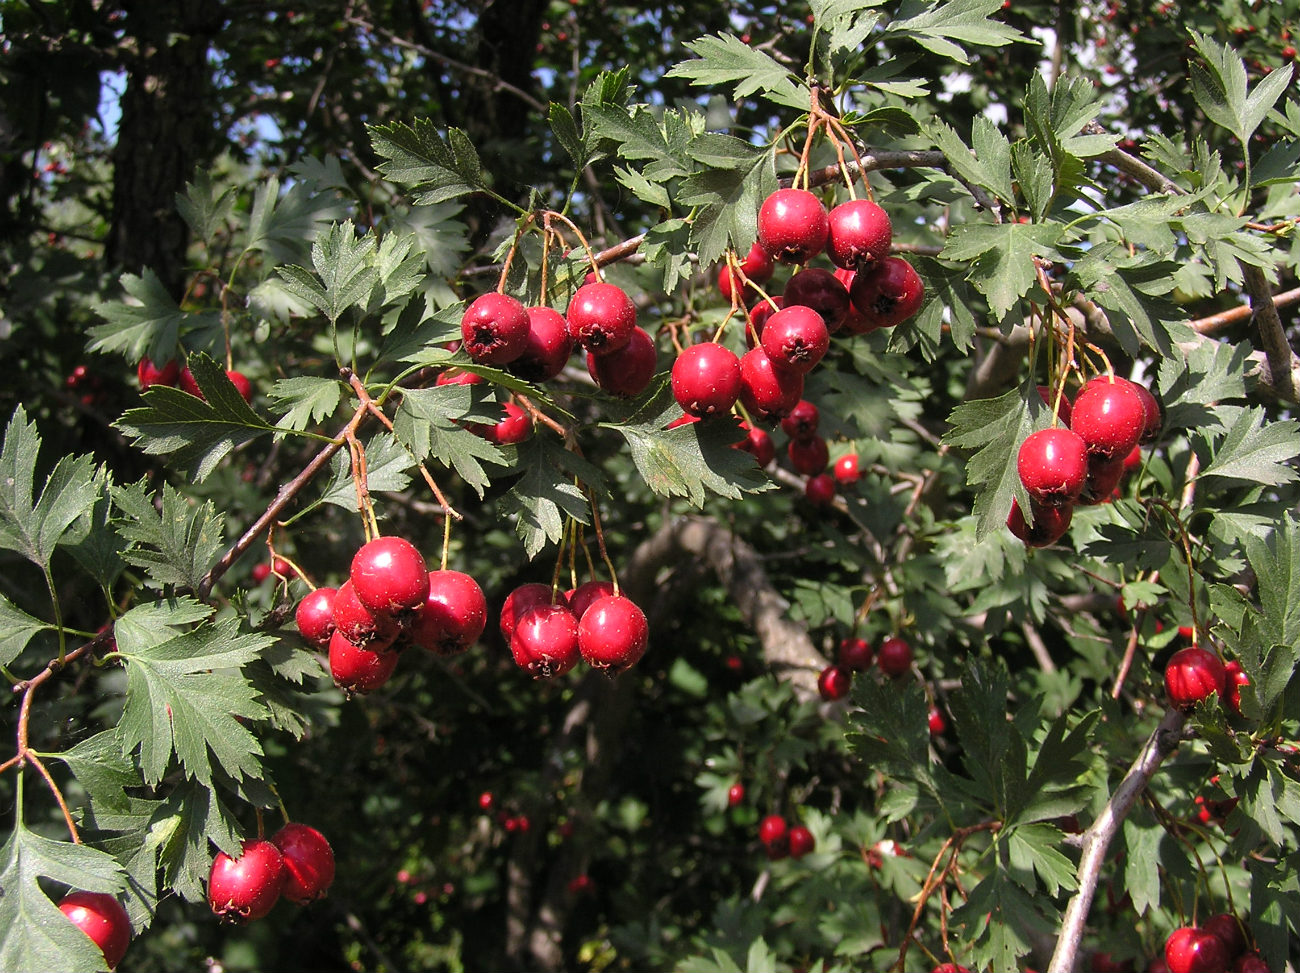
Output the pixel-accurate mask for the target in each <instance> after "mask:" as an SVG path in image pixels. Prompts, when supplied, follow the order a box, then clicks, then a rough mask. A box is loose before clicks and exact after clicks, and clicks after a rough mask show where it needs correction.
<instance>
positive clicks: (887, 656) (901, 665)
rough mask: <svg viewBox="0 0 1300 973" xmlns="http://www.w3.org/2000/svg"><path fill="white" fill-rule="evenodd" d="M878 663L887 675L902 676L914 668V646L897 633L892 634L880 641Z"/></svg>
mask: <svg viewBox="0 0 1300 973" xmlns="http://www.w3.org/2000/svg"><path fill="white" fill-rule="evenodd" d="M876 665H878V666H880V671H881V672H883V673H884V674H885V675H887V676H901V675H903V673H905V672H908V671H909V670H910V669H911V668H912V647H911V646H910V645H908V644H907V642H905V641H904V640H903V639H901V638H899V637H898V636H897V635H891V636H889V637H888V638H886V639H885V640H884V641H883V642H881V643H880V649H879V650H878V651H877V652H876Z"/></svg>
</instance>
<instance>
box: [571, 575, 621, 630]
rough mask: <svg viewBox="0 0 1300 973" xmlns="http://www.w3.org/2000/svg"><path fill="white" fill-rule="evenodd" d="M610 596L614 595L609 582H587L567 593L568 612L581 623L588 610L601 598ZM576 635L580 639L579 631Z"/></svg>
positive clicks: (612, 586)
mask: <svg viewBox="0 0 1300 973" xmlns="http://www.w3.org/2000/svg"><path fill="white" fill-rule="evenodd" d="M612 594H614V585H613V584H611V583H610V582H608V581H587V582H585V583H583V584H580V585H578V587H576V588H574V589H573V590H572V591H571V592H569V611H571V612H573V617H574V618H576V619H577V620H578V621H580V622H581V621H582V616H583V615H585V614H587V609H588V608H590V607H591V606H592V605H593V604H594V603H595V602H597V601H599V600H600V599H601V598H604V597H606V596H607V595H612ZM578 634H579V637H581V634H582V632H581V630H579V633H578Z"/></svg>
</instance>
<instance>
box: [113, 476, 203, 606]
mask: <svg viewBox="0 0 1300 973" xmlns="http://www.w3.org/2000/svg"><path fill="white" fill-rule="evenodd" d="M147 491H148V487H147V486H146V484H145V481H144V480H140V481H139V482H137V483H133V484H130V485H128V486H124V487H112V488H111V492H112V495H113V503H114V504H116V505H117V508H118V509H119V510H121V511H122V513H123V514H125V515H126V517H125V519H124V520H122V521H121V522H120V523H119V525H118V530H119V531H120V533H121V535H122V537H123V538H125V539H126V540H127V541H128V542H129V543H130V544H131V545H132V546H131V547H129V548H128V549H127V550H125V551H123V552H122V558H123V559H124V560H125V561H126V562H127V563H128V564H134V565H136V566H137V567H142V568H144V569H145V570H146V571H147V572H148V574H147V577H146V583H147V584H149V585H151V586H153V587H159V588H161V587H163V586H166V585H175V586H177V587H178V588H186V589H189V590H197V589H198V587H199V583H200V581H201V580H202V578H203V576H204V575H205V574H206V573H207V572H208V570H209V569H210V568H211V567H212V565H213V564H215V563H216V560H217V557H218V556H219V555H220V553H221V549H222V546H223V542H224V535H223V528H224V527H225V517H224V516H223V515H222V514H220V513H217V511H216V508H215V507H214V506H213V503H212V501H211V500H208V501H205V502H204V503H202V504H196V505H191V503H190V501H189V500H187V499H186V498H185V496H184V495H183V494H181V493H180V491H178V490H177V489H176V488H175V487H173V486H172V485H171V484H169V483H164V484H163V489H162V497H161V501H162V502H161V507H162V509H161V510H159V509H157V508H155V506H154V498H153V496H152V495H151V494H149V493H148V492H147Z"/></svg>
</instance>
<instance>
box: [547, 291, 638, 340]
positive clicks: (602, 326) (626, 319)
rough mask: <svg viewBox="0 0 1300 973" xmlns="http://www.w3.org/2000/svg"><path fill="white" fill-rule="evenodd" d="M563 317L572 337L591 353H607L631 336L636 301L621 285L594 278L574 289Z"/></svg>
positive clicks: (634, 325) (634, 322)
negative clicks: (591, 281) (567, 323)
mask: <svg viewBox="0 0 1300 973" xmlns="http://www.w3.org/2000/svg"><path fill="white" fill-rule="evenodd" d="M565 317H566V318H567V319H568V322H569V335H570V336H571V337H572V338H573V340H574V341H576V342H577V343H578V344H580V345H582V347H584V348H586V349H587V351H589V352H591V353H592V354H594V355H597V356H599V355H608V354H609V353H610V352H613V351H617V350H618V349H620V348H622V347H623V346H624V345H626V344H627V343H628V342H629V341H630V340H631V339H632V331H633V329H634V328H635V327H636V305H635V304H633V303H632V299H631V298H629V297H628V296H627V294H626V293H625V292H624V291H623V289H622V288H621V287H617V286H616V285H614V284H607V283H605V282H604V281H595V282H593V283H590V284H583V285H582V286H581V287H579V288H578V289H577V291H575V292H574V295H573V297H572V299H571V300H570V301H569V308H568V311H567V312H566V313H565Z"/></svg>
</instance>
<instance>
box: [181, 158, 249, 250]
mask: <svg viewBox="0 0 1300 973" xmlns="http://www.w3.org/2000/svg"><path fill="white" fill-rule="evenodd" d="M176 211H177V212H178V213H180V214H181V219H183V220H185V222H186V223H188V224H189V227H190V229H191V230H192V231H193V232H194V238H195V239H196V240H201V241H203V242H204V243H207V242H208V241H210V240H211V239H212V238H213V237H214V236H216V233H217V231H218V230H221V229H224V228H225V226H226V223H227V222H228V221H229V220H230V217H231V214H233V213H234V211H235V187H234V186H227V187H226V188H225V189H224V190H223V191H221V192H220V193H218V192H217V186H216V185H215V184H214V183H213V181H212V174H211V173H210V172H208V170H206V169H203V168H199V169H198V170H196V171H195V173H194V181H193V182H191V183H187V184H186V186H185V192H184V193H177V194H176Z"/></svg>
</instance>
